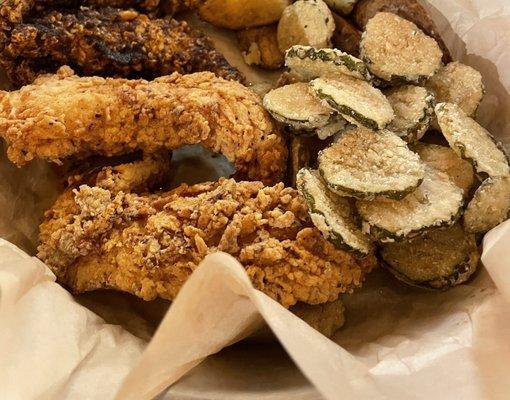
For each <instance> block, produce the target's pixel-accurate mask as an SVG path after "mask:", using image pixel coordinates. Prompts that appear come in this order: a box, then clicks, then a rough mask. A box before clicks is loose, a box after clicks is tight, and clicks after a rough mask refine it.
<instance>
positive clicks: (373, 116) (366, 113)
mask: <svg viewBox="0 0 510 400" xmlns="http://www.w3.org/2000/svg"><path fill="white" fill-rule="evenodd" d="M310 85H311V87H312V89H313V90H314V91H315V93H316V94H317V95H318V96H319V97H320V98H321V99H324V100H326V101H327V102H328V103H329V105H330V106H331V107H333V108H334V109H335V110H337V111H338V112H339V113H340V115H342V117H344V118H345V119H346V120H347V121H349V122H351V123H353V124H354V125H357V126H365V127H367V128H369V129H373V130H379V129H384V128H385V127H386V126H387V125H388V124H389V123H390V122H391V121H392V120H393V118H394V116H395V115H394V113H393V108H391V105H390V103H389V102H388V100H387V99H386V97H385V96H384V95H383V94H382V93H381V91H380V90H378V89H376V88H374V87H372V86H371V85H370V84H369V83H367V82H365V81H362V80H360V79H356V78H353V77H351V76H347V75H343V76H338V77H335V79H330V78H318V79H314V80H313V81H312V82H310Z"/></svg>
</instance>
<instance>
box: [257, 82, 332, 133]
mask: <svg viewBox="0 0 510 400" xmlns="http://www.w3.org/2000/svg"><path fill="white" fill-rule="evenodd" d="M263 104H264V107H265V108H266V110H267V111H269V112H270V113H271V115H272V116H273V117H274V119H276V120H277V121H279V122H282V123H284V124H286V125H289V126H290V127H292V128H293V129H295V130H305V131H310V130H314V129H317V128H320V127H323V126H325V125H327V124H328V122H330V120H331V116H332V115H333V114H334V113H335V112H334V110H333V109H331V108H330V107H329V106H328V105H327V103H325V102H324V101H322V100H321V99H319V98H318V97H317V96H316V95H315V93H314V92H313V90H311V89H310V86H309V85H308V83H304V82H298V83H293V84H290V85H286V86H282V87H279V88H277V89H273V90H271V91H270V92H269V93H267V94H266V95H265V96H264V101H263Z"/></svg>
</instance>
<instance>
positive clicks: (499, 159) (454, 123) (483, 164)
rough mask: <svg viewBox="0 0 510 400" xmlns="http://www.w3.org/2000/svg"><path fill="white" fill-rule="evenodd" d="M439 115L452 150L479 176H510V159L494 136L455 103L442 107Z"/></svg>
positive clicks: (437, 113)
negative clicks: (509, 164) (509, 159)
mask: <svg viewBox="0 0 510 400" xmlns="http://www.w3.org/2000/svg"><path fill="white" fill-rule="evenodd" d="M436 115H437V121H438V123H439V126H440V127H441V131H442V132H443V135H444V137H445V138H446V140H447V141H448V143H449V144H450V147H451V148H452V149H453V150H454V151H455V152H456V153H457V154H458V155H459V156H460V157H462V158H464V159H466V160H469V161H470V162H471V163H472V164H473V166H474V167H475V169H476V171H477V172H478V173H485V174H487V175H489V176H491V177H497V176H507V175H509V174H510V167H509V166H508V159H507V157H506V154H505V153H504V152H503V150H501V147H500V145H499V144H498V143H497V142H496V141H495V140H494V138H493V137H492V136H491V134H490V133H489V132H488V131H487V130H486V129H484V128H483V127H482V126H480V125H479V124H478V123H477V122H476V121H475V120H474V119H472V118H470V117H469V116H468V115H466V113H464V111H462V109H461V108H460V107H459V106H458V105H456V104H453V103H440V104H438V105H437V106H436Z"/></svg>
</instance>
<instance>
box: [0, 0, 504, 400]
mask: <svg viewBox="0 0 510 400" xmlns="http://www.w3.org/2000/svg"><path fill="white" fill-rule="evenodd" d="M427 7H429V8H430V10H431V13H432V15H433V17H434V19H435V20H436V21H437V23H438V26H439V30H440V31H441V32H442V33H443V35H444V37H445V39H446V41H447V43H448V44H449V46H450V48H451V49H452V51H453V54H454V55H455V57H456V58H457V59H460V60H462V61H464V62H466V63H468V64H470V65H472V66H474V67H475V68H477V69H479V70H480V71H481V72H482V73H483V75H484V79H485V83H486V86H487V92H488V95H487V97H486V99H485V100H484V102H483V105H482V107H481V109H480V120H481V122H482V123H483V124H484V125H485V126H487V127H488V128H489V129H490V130H491V131H492V132H493V133H494V134H495V135H496V136H498V138H499V139H501V140H502V141H503V142H504V143H506V145H507V146H508V145H510V135H508V130H509V129H510V100H509V93H508V92H509V88H510V72H508V66H510V2H508V1H507V0H449V1H442V0H431V1H430V2H429V3H428V5H427ZM214 34H215V37H216V39H217V42H218V47H220V48H222V49H223V50H224V49H226V52H227V53H228V54H230V53H233V52H232V51H231V50H229V49H232V48H233V41H232V37H231V35H230V36H229V35H227V34H224V33H218V32H215V33H214ZM224 51H225V50H224ZM231 57H234V58H236V60H235V61H234V62H235V63H236V64H239V61H240V60H239V55H238V54H231ZM250 78H251V80H252V81H258V82H260V81H264V80H270V79H274V76H270V75H261V74H256V75H252V76H250ZM197 151H198V152H199V153H200V151H199V150H193V149H191V150H188V151H187V152H186V151H185V152H183V153H182V154H181V156H180V158H181V159H184V162H186V160H188V161H189V162H193V161H195V160H196V157H197V154H196V152H197ZM3 154H4V151H2V157H3V158H2V159H1V160H0V178H1V179H0V188H1V192H0V209H1V210H2V211H1V212H0V235H1V236H2V237H4V238H5V239H7V240H9V241H11V242H13V243H16V244H17V245H18V246H19V247H20V248H23V249H24V250H25V251H27V252H28V253H29V254H33V253H34V249H35V244H36V243H37V225H38V222H39V220H40V218H41V215H42V212H43V210H44V209H46V208H47V207H48V206H49V205H50V204H51V202H52V201H53V200H54V198H55V196H56V195H57V193H58V187H57V185H56V184H55V177H54V176H53V174H52V171H51V169H50V168H48V167H47V166H46V165H45V164H43V163H33V164H32V165H30V166H28V167H26V168H23V169H16V168H15V167H13V166H12V165H11V164H10V163H9V162H8V161H7V160H6V159H5V157H4V156H3ZM199 155H200V154H199ZM201 157H202V158H201V159H202V160H205V161H203V163H204V166H205V168H206V169H208V170H209V171H210V162H209V161H210V160H208V159H207V157H204V156H203V155H202V156H201ZM222 168H224V167H221V168H220V171H218V174H221V173H225V172H226V171H225V170H224V169H222ZM191 178H193V177H191ZM212 178H214V177H212ZM212 178H211V179H212ZM20 248H18V247H16V246H14V245H13V244H11V243H9V242H7V241H6V240H1V241H0V398H6V399H35V398H37V399H57V398H58V399H85V398H90V399H97V398H101V399H114V398H115V399H137V400H138V399H149V398H152V397H154V396H156V395H158V394H159V393H161V392H162V391H164V390H165V389H166V388H167V387H169V386H170V388H169V389H167V390H166V391H165V392H164V394H162V395H160V396H161V398H169V399H170V398H172V399H273V400H275V399H288V398H292V399H320V398H327V399H385V398H387V399H397V400H398V399H411V398H412V399H430V398H435V399H452V398H459V399H492V398H494V399H506V398H508V396H509V393H510V380H509V379H508V377H507V376H508V370H509V369H510V318H509V317H510V315H509V311H508V310H509V307H508V303H507V302H508V301H510V272H509V270H508V264H509V262H508V253H509V249H510V221H509V222H506V223H504V224H502V225H500V226H499V227H498V228H496V229H494V230H493V231H491V232H490V233H489V234H488V235H487V236H486V237H485V240H484V254H483V256H482V260H483V263H484V265H485V267H486V269H485V270H482V271H480V273H478V275H477V276H476V278H475V279H474V280H473V281H472V282H471V283H470V284H468V285H464V286H461V287H457V288H454V289H453V290H450V291H448V292H445V293H429V292H421V291H416V290H414V289H410V288H407V287H404V286H403V285H400V284H399V283H397V282H396V281H395V280H394V279H392V278H390V277H389V276H388V275H387V274H386V273H385V272H384V271H377V272H375V273H373V274H372V275H371V276H370V277H369V279H368V281H367V283H366V285H365V287H364V288H363V290H361V291H360V292H358V293H356V295H354V296H347V297H346V304H347V310H348V311H347V324H346V326H345V328H344V329H342V330H341V331H340V332H338V334H337V335H336V336H335V337H334V338H333V340H334V341H331V340H329V339H326V338H325V337H323V336H321V335H320V334H319V333H317V332H316V331H314V330H313V329H311V328H310V327H309V326H308V325H306V324H305V323H304V322H303V321H301V320H300V319H299V318H297V317H295V316H294V315H293V314H291V313H289V312H288V311H286V310H285V309H283V308H282V307H281V306H280V305H279V304H278V303H276V302H275V301H273V300H271V299H270V298H268V297H267V296H265V295H264V294H262V293H261V292H259V291H257V290H255V289H253V287H252V286H251V283H250V281H249V279H248V277H247V276H246V274H245V273H244V270H243V268H242V267H241V266H240V265H239V263H237V261H236V260H234V259H233V258H232V257H230V256H228V255H226V254H213V255H210V256H208V257H207V258H206V259H205V260H204V261H203V263H202V264H201V266H200V267H199V268H198V269H197V270H196V272H195V273H194V274H193V275H192V277H191V278H190V279H189V280H188V282H187V283H186V284H185V285H184V287H183V289H182V290H181V292H180V293H179V296H178V297H177V299H176V300H175V301H174V302H173V304H172V306H171V307H170V308H169V309H168V312H166V314H165V311H166V308H167V306H168V304H167V303H166V302H164V301H159V302H153V303H147V304H145V303H143V302H141V301H138V300H136V299H134V298H133V297H132V296H128V295H123V294H118V293H108V292H98V293H91V294H86V295H82V296H79V297H78V298H77V300H78V301H79V302H80V303H81V304H84V305H86V306H87V307H88V308H90V309H93V310H94V311H95V312H96V313H97V314H99V315H101V316H103V317H105V318H106V320H107V321H108V322H109V323H106V322H105V320H104V319H102V318H101V317H99V316H98V315H96V314H95V313H94V312H92V311H90V310H89V309H87V308H86V307H84V306H83V305H80V304H78V303H77V302H76V301H75V298H73V297H72V296H71V295H70V294H68V293H67V292H66V290H65V289H63V288H62V287H60V286H59V285H58V284H56V283H55V282H54V279H55V278H54V276H53V274H52V273H51V272H50V271H49V270H48V269H47V268H46V267H45V266H44V264H43V263H41V262H40V261H39V260H37V259H36V258H33V257H30V256H28V255H27V253H25V252H23V251H22V250H20ZM487 271H488V273H489V274H490V277H489V274H487ZM491 278H492V279H491ZM493 281H494V282H495V285H494V284H493ZM163 314H165V315H164V318H163V320H162V322H161V324H160V325H159V328H158V329H157V331H156V332H155V333H154V334H153V331H154V329H155V326H157V324H158V322H159V320H160V316H161V315H163ZM263 322H265V323H267V324H268V325H269V327H270V328H271V330H272V331H273V332H274V334H275V336H276V337H277V339H278V341H279V342H280V343H281V345H282V347H283V348H284V349H285V350H286V352H287V353H288V354H289V356H290V359H292V361H293V363H295V365H297V366H298V367H299V370H300V371H301V372H299V371H298V370H297V369H296V368H295V367H294V366H293V363H292V362H291V361H290V359H289V358H287V357H286V356H285V353H283V352H282V350H281V348H280V347H278V346H277V345H275V344H272V343H260V342H256V341H254V340H253V339H252V340H248V341H243V342H242V343H241V344H236V345H234V346H232V347H229V348H227V349H225V350H223V351H222V352H221V353H219V354H216V355H214V354H215V353H217V352H219V351H220V350H221V349H223V348H224V347H226V346H228V345H230V344H232V343H235V342H237V341H239V340H240V339H242V338H244V337H246V336H247V335H248V334H249V333H251V332H253V331H254V330H255V329H256V328H257V327H259V326H261V324H263ZM113 324H121V325H122V327H121V326H120V325H113ZM130 332H132V333H130ZM133 333H134V334H133ZM135 335H136V336H135ZM151 337H152V339H150V338H151ZM149 339H150V341H149ZM147 342H148V343H147ZM211 355H212V356H211ZM208 356H210V357H208ZM206 357H208V358H207V360H205V361H204V362H203V363H202V364H201V365H199V366H198V367H197V368H195V369H193V368H194V367H195V366H197V365H198V364H200V363H201V362H202V361H203V360H204V359H205V358H206ZM192 369H193V370H192ZM184 375H185V376H184ZM183 376H184V377H183ZM182 377H183V378H182ZM305 377H306V378H307V379H305ZM180 378H182V379H180ZM179 379H180V380H179ZM177 381H178V382H177ZM176 382H177V383H176Z"/></svg>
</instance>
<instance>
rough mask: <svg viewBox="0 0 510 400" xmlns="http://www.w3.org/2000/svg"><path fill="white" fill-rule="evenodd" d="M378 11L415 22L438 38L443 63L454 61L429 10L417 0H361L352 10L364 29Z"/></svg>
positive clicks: (430, 34)
mask: <svg viewBox="0 0 510 400" xmlns="http://www.w3.org/2000/svg"><path fill="white" fill-rule="evenodd" d="M378 12H390V13H393V14H397V15H399V16H400V17H402V18H405V19H407V20H409V21H411V22H414V23H415V24H416V25H417V26H418V28H420V29H421V30H422V31H423V32H425V33H426V34H427V35H429V36H431V37H433V38H434V39H436V42H437V43H438V44H439V47H441V50H442V51H443V63H445V64H448V63H449V62H450V61H452V56H451V54H450V51H449V50H448V47H446V44H445V43H444V41H443V39H442V38H441V35H439V34H438V33H437V28H436V25H435V23H434V21H433V20H432V18H431V17H430V15H429V13H428V11H427V10H426V9H425V8H424V7H423V6H422V5H421V4H420V3H419V1H417V0H360V1H359V2H358V3H357V4H356V7H355V8H354V10H353V12H352V17H353V19H354V21H355V22H356V24H357V25H358V26H359V27H360V28H361V29H362V30H363V29H365V26H366V25H367V22H368V21H369V20H370V19H371V18H372V17H373V16H374V15H375V14H377V13H378Z"/></svg>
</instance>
